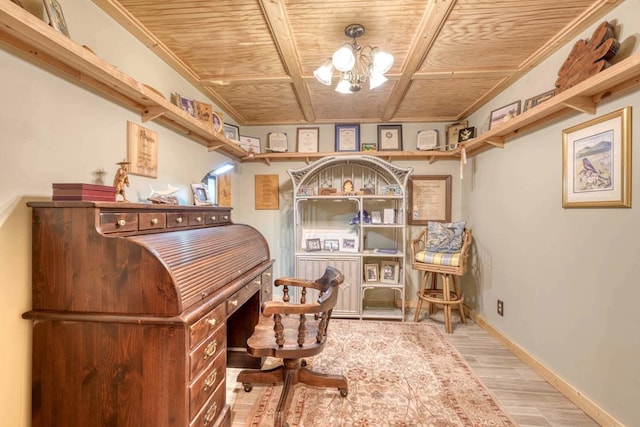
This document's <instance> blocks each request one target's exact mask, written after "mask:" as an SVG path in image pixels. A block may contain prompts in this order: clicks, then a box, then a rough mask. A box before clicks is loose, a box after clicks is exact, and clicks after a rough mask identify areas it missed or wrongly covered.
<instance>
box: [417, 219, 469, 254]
mask: <svg viewBox="0 0 640 427" xmlns="http://www.w3.org/2000/svg"><path fill="white" fill-rule="evenodd" d="M464 226H465V222H464V221H460V222H446V223H440V222H434V221H429V222H428V223H427V248H426V249H427V251H428V252H441V253H445V254H452V253H456V252H460V250H461V249H462V235H463V233H464Z"/></svg>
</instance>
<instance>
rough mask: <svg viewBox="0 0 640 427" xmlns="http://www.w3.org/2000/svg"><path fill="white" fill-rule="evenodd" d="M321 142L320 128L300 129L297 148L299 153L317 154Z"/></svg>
mask: <svg viewBox="0 0 640 427" xmlns="http://www.w3.org/2000/svg"><path fill="white" fill-rule="evenodd" d="M319 141H320V128H319V127H312V128H298V131H297V146H298V153H317V152H318V144H319Z"/></svg>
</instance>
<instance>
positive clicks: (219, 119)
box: [211, 111, 224, 133]
mask: <svg viewBox="0 0 640 427" xmlns="http://www.w3.org/2000/svg"><path fill="white" fill-rule="evenodd" d="M211 119H212V121H213V131H214V132H216V133H220V132H222V125H223V124H224V116H223V114H222V113H220V112H218V111H212V112H211Z"/></svg>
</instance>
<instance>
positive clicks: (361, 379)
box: [248, 319, 516, 427]
mask: <svg viewBox="0 0 640 427" xmlns="http://www.w3.org/2000/svg"><path fill="white" fill-rule="evenodd" d="M308 362H309V365H310V366H311V367H312V369H314V370H316V371H319V372H328V373H332V374H342V375H345V376H346V377H347V380H348V381H349V395H348V396H347V397H346V398H341V397H340V393H339V392H338V390H333V389H322V388H316V387H308V386H305V385H303V384H300V385H298V386H296V389H295V394H294V397H293V401H292V404H291V408H290V410H289V413H288V416H287V422H288V423H289V425H290V426H291V427H293V426H306V427H311V426H318V427H320V426H322V427H327V426H332V427H333V426H345V427H347V426H348V427H356V426H357V427H374V426H375V427H378V426H394V427H401V426H515V425H516V424H515V422H513V420H512V419H511V418H510V417H509V415H508V414H507V413H506V412H505V411H504V410H503V409H502V408H501V407H500V406H499V405H498V403H497V401H496V400H495V399H494V398H493V396H492V395H491V394H490V392H489V391H488V390H487V389H486V388H485V386H484V385H483V384H482V383H481V382H480V380H479V379H478V378H477V377H476V376H475V374H474V373H473V372H472V371H471V369H470V368H469V366H468V365H467V364H466V362H465V361H464V359H463V357H462V356H461V355H460V353H458V351H457V350H456V349H455V348H454V347H453V346H452V345H451V344H450V343H449V342H448V341H447V340H446V339H445V337H444V336H443V333H442V332H440V331H439V330H438V328H437V327H436V326H434V325H430V324H424V323H413V322H409V323H398V322H375V321H353V320H342V319H332V320H331V324H330V325H329V340H328V343H327V346H326V347H325V349H324V351H323V352H322V353H321V354H320V355H318V356H316V357H314V358H313V359H309V360H308ZM258 388H259V387H258V386H256V387H255V388H254V393H255V392H256V391H258ZM260 388H262V387H260ZM280 390H281V386H279V385H276V386H268V387H266V390H265V392H264V395H263V396H262V398H261V399H260V401H259V406H258V408H257V410H256V412H255V414H254V417H253V419H252V420H250V423H249V424H248V425H250V426H252V427H258V426H259V427H262V426H272V425H273V414H274V411H275V408H276V406H277V404H278V399H279V397H280Z"/></svg>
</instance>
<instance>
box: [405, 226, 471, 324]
mask: <svg viewBox="0 0 640 427" xmlns="http://www.w3.org/2000/svg"><path fill="white" fill-rule="evenodd" d="M454 224H455V223H454ZM458 224H459V227H462V228H460V231H461V235H460V237H459V238H460V239H461V243H459V245H460V247H459V250H457V251H456V252H453V251H447V252H437V251H432V250H429V249H432V247H431V248H430V246H431V245H430V242H429V229H428V228H426V229H424V230H423V231H422V232H421V233H420V235H419V236H418V237H417V238H415V239H414V240H412V241H411V260H412V261H411V262H412V263H411V267H412V268H413V269H414V270H418V271H423V272H424V275H423V276H422V280H421V281H420V290H419V291H418V304H417V306H416V314H415V318H414V320H415V321H416V322H417V321H418V319H419V318H420V310H421V309H422V302H423V301H426V302H427V304H428V308H429V314H433V313H435V309H436V308H437V307H438V306H442V307H443V308H444V324H445V331H446V332H447V333H449V334H450V333H452V332H453V327H452V325H451V310H452V309H457V310H458V312H459V314H460V321H461V322H462V323H466V322H467V321H466V318H465V314H464V295H463V294H462V292H461V291H460V284H459V277H461V276H462V275H463V274H464V273H465V272H466V271H467V257H468V255H469V248H470V247H471V242H472V240H473V237H472V236H471V230H469V229H468V228H464V223H458ZM460 224H462V225H460ZM447 225H448V224H440V225H439V226H440V227H441V228H442V227H444V228H446V227H447ZM438 278H440V281H438ZM451 284H453V289H452V288H451Z"/></svg>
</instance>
